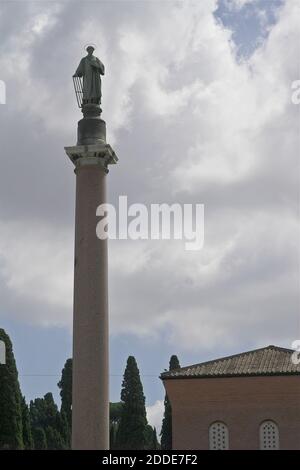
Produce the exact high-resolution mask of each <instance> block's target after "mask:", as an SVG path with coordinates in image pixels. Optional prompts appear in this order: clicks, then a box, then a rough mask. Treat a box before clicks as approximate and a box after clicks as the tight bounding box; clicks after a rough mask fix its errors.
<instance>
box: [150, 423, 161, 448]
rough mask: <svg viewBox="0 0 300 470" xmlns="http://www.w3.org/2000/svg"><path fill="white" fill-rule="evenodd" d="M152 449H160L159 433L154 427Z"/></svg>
mask: <svg viewBox="0 0 300 470" xmlns="http://www.w3.org/2000/svg"><path fill="white" fill-rule="evenodd" d="M151 449H152V450H157V449H159V443H158V440H157V434H156V428H155V427H154V428H153V434H152V445H151Z"/></svg>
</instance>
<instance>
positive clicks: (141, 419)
mask: <svg viewBox="0 0 300 470" xmlns="http://www.w3.org/2000/svg"><path fill="white" fill-rule="evenodd" d="M121 401H122V403H123V409H122V413H121V419H120V423H119V426H118V431H117V448H118V449H126V450H138V449H144V448H145V447H146V431H147V429H146V428H147V418H146V407H145V396H144V392H143V386H142V383H141V379H140V373H139V369H138V366H137V363H136V360H135V358H134V357H133V356H129V357H128V360H127V365H126V369H125V373H124V379H123V383H122V391H121Z"/></svg>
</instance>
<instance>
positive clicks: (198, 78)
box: [0, 0, 300, 424]
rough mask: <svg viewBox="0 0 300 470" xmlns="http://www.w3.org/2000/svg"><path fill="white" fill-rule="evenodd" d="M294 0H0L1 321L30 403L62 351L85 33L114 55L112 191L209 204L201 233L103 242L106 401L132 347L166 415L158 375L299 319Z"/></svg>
mask: <svg viewBox="0 0 300 470" xmlns="http://www.w3.org/2000/svg"><path fill="white" fill-rule="evenodd" d="M299 20H300V11H299V2H298V1H297V0H219V1H217V0H202V1H199V0H196V1H193V0H185V1H182V0H181V1H177V0H174V1H168V0H164V1H150V0H148V1H127V0H123V1H117V0H110V1H105V2H104V1H85V2H80V1H73V0H69V1H67V0H66V1H60V2H55V1H42V0H41V1H33V2H31V1H26V0H23V1H22V0H20V1H3V0H0V35H1V42H0V49H1V53H0V80H3V81H4V82H5V83H6V89H7V97H6V99H7V102H6V104H5V105H4V104H1V105H0V143H1V171H0V299H1V303H0V326H1V327H3V328H5V329H6V331H7V332H8V333H9V334H10V336H11V338H12V340H13V344H14V350H15V355H16V359H17V365H18V369H19V373H20V381H21V386H22V390H23V393H25V394H26V397H27V399H28V400H29V399H32V398H35V397H37V396H41V395H43V394H44V393H46V392H47V391H52V392H53V393H54V394H55V397H56V398H58V395H57V387H56V383H57V381H58V380H59V375H60V371H61V369H62V367H63V364H64V362H65V360H66V358H67V357H70V355H71V324H72V283H73V245H74V190H75V177H74V173H73V168H72V165H71V163H70V161H69V160H68V158H67V157H66V155H65V153H64V146H66V145H73V144H75V142H76V126H77V121H78V120H79V119H80V112H79V109H78V108H77V107H76V100H75V96H74V92H73V88H72V80H71V76H72V74H73V73H74V71H75V69H76V67H77V65H78V63H79V60H80V58H81V57H82V56H83V55H85V53H84V50H83V46H84V45H85V44H86V43H89V42H93V43H96V44H97V50H96V52H97V55H98V56H99V57H100V58H101V60H102V61H103V62H104V64H105V66H106V76H105V78H104V79H103V118H104V119H105V120H106V122H107V130H108V136H107V140H108V142H109V143H110V144H111V145H112V146H113V148H114V149H115V151H116V153H117V155H118V157H119V163H118V165H116V166H115V167H113V168H112V169H111V171H110V173H109V175H108V183H109V201H110V202H112V203H114V204H116V205H117V203H118V197H119V195H127V196H128V202H129V203H135V202H140V203H144V204H147V205H149V204H151V203H154V202H155V203H162V202H166V203H170V204H171V203H174V202H180V203H202V204H204V206H205V244H204V248H203V249H202V250H201V251H186V250H185V249H184V244H183V243H182V242H180V241H174V242H166V241H129V240H128V241H127V240H122V241H111V242H110V245H109V269H110V272H109V281H110V284H109V289H110V333H111V368H110V370H111V400H113V401H116V400H118V399H119V394H120V383H121V379H122V377H121V376H122V374H123V371H124V366H125V362H126V359H127V356H128V355H130V354H132V355H134V356H135V357H136V359H137V361H138V365H139V367H140V371H141V375H142V380H143V384H144V391H145V394H146V397H147V405H148V407H149V419H150V420H151V422H152V423H155V424H158V422H159V421H160V413H161V408H162V401H161V400H162V399H163V396H164V391H163V387H162V384H161V383H160V380H159V379H158V375H159V373H160V372H161V371H162V370H163V369H164V368H166V367H168V361H169V357H170V355H171V354H177V355H178V357H179V359H180V362H181V364H182V365H188V364H189V363H195V362H201V361H203V360H207V359H210V358H216V357H219V356H223V355H227V354H232V353H236V352H240V351H244V350H247V349H252V348H256V347H262V346H266V345H268V344H276V345H282V346H285V347H290V346H291V343H292V341H293V340H295V339H298V338H300V328H299V326H300V321H299V258H298V256H299V249H298V245H299V243H298V242H299V212H298V209H299V206H298V201H299V161H298V158H297V157H298V153H299V140H300V139H299V110H300V106H299V105H296V104H293V103H292V101H291V95H292V88H291V86H292V83H293V82H294V81H295V80H299V79H300V71H299V52H300V50H299V49H300V48H299V44H300V41H299V39H300V38H299V35H300V33H299V24H300V22H299Z"/></svg>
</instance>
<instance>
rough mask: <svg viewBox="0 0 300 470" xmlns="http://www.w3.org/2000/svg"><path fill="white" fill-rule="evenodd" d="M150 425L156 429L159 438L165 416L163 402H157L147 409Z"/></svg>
mask: <svg viewBox="0 0 300 470" xmlns="http://www.w3.org/2000/svg"><path fill="white" fill-rule="evenodd" d="M146 411H147V419H148V423H149V424H150V425H151V426H152V427H155V428H156V433H157V437H158V439H159V434H160V430H161V424H162V419H163V414H164V402H163V400H156V402H155V403H154V404H153V405H151V406H147V407H146Z"/></svg>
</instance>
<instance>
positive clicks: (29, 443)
mask: <svg viewBox="0 0 300 470" xmlns="http://www.w3.org/2000/svg"><path fill="white" fill-rule="evenodd" d="M21 411H22V432H23V443H24V448H25V449H33V438H32V434H31V424H30V415H29V409H28V406H27V403H26V401H25V397H22V398H21Z"/></svg>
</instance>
